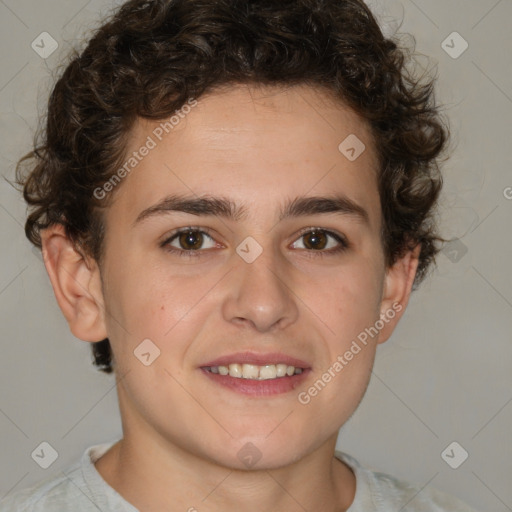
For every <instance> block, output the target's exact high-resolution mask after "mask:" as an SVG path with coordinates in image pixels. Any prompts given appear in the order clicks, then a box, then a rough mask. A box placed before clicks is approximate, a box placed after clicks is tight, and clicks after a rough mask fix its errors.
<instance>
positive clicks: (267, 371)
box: [208, 363, 303, 380]
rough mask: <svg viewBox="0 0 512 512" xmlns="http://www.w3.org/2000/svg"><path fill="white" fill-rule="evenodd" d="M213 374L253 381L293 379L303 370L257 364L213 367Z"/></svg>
mask: <svg viewBox="0 0 512 512" xmlns="http://www.w3.org/2000/svg"><path fill="white" fill-rule="evenodd" d="M208 369H209V371H211V372H212V373H218V374H220V375H229V376H230V377H235V378H238V379H251V380H268V379H275V378H278V377H286V376H289V377H291V376H292V375H299V374H301V373H302V372H303V369H302V368H295V366H288V365H287V364H282V363H280V364H266V365H263V366H258V365H255V364H237V363H233V364H230V365H229V366H211V367H209V368H208Z"/></svg>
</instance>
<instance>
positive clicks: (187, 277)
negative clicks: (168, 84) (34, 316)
mask: <svg viewBox="0 0 512 512" xmlns="http://www.w3.org/2000/svg"><path fill="white" fill-rule="evenodd" d="M185 110H186V112H187V113H186V114H185V113H184V112H185V111H182V117H183V118H182V117H179V123H175V124H173V125H172V129H170V128H169V125H167V129H168V131H169V133H168V134H167V133H165V130H162V125H161V123H160V122H149V121H139V122H138V123H137V124H136V126H135V127H134V129H133V131H132V133H131V138H130V146H129V149H128V156H127V159H128V158H129V157H130V156H133V152H134V151H136V152H138V155H139V156H138V157H137V156H136V157H135V158H137V159H138V160H137V164H136V165H134V166H133V168H132V170H131V171H130V173H129V174H128V176H126V177H125V178H124V180H123V182H122V183H121V184H120V185H118V187H119V190H116V191H115V193H116V195H115V201H114V202H113V204H112V206H111V207H109V208H108V209H107V210H106V213H105V221H106V238H105V244H106V246H105V247H106V256H105V261H104V266H103V268H102V282H103V300H104V305H105V308H106V311H107V314H105V316H104V321H105V326H106V331H107V333H108V337H109V339H110V342H111V345H112V349H113V352H114V357H115V361H116V372H117V375H118V376H119V377H120V379H121V380H120V383H119V399H120V406H121V411H122V414H123V423H124V427H125V432H132V433H138V434H140V435H146V436H153V437H154V438H158V439H160V440H162V439H163V440H164V441H165V442H166V443H169V445H172V446H175V447H178V448H179V449H182V450H185V451H187V452H188V453H192V454H194V455H196V456H199V457H201V458H203V459H208V460H210V461H216V462H218V463H220V464H223V465H225V466H228V467H239V468H243V467H244V464H246V462H245V461H244V457H243V456H244V454H245V452H244V450H245V451H250V450H254V451H255V452H256V453H258V454H260V455H261V463H260V466H261V465H262V466H264V467H267V468H271V467H277V466H279V465H283V464H288V463H291V462H293V461H294V460H297V459H298V458H300V457H302V456H304V455H305V454H308V453H311V452H313V451H314V450H315V449H317V448H318V447H319V446H321V445H322V444H323V443H325V442H326V441H327V440H328V439H332V437H333V436H335V435H336V434H337V431H338V429H339V428H340V426H341V425H342V424H343V423H344V422H345V421H346V420H347V419H348V418H349V416H350V415H351V414H352V413H353V412H354V410H355V409H356V407H357V405H358V404H359V402H360V400H361V398H362V396H363V394H364V391H365V389H366V386H367V384H368V381H369V377H370V373H371V368H372V364H373V359H374V354H375V348H376V344H377V342H378V335H374V336H373V337H372V336H368V334H367V336H366V337H367V341H366V344H363V343H362V342H361V341H359V342H358V343H357V345H358V346H359V351H357V349H356V348H355V346H354V341H355V340H358V336H359V340H361V339H362V338H364V335H363V336H361V333H363V332H365V329H368V328H371V327H372V326H375V324H376V322H378V321H379V318H380V315H381V314H383V313H385V309H386V308H388V309H389V308H390V307H391V306H390V303H389V301H388V302H386V301H385V300H384V294H385V289H386V286H385V284H386V283H385V279H386V272H387V269H386V267H385V264H384V254H383V250H382V245H381V238H380V229H381V222H382V219H381V214H380V201H379V194H378V190H377V160H376V157H375V153H374V150H373V142H372V138H371V135H370V131H369V128H368V127H367V125H366V124H365V122H363V120H362V119H360V118H359V117H358V116H357V115H356V114H354V113H353V112H351V111H350V110H349V109H348V108H346V107H345V106H343V105H342V104H340V103H334V102H332V101H328V100H327V99H326V97H325V94H322V93H321V92H319V91H317V90H315V89H312V88H308V87H294V88H290V89H287V90H283V89H276V88H272V89H270V88H267V89H255V88H251V89H248V88H247V87H242V86H239V87H232V88H230V89H226V90H224V91H223V92H216V93H213V94H211V95H208V96H204V97H201V98H200V99H199V101H198V104H197V105H196V106H191V108H190V109H185ZM175 121H176V119H175ZM351 135H352V136H354V135H355V136H356V137H357V138H358V139H359V141H361V142H362V143H364V145H365V147H366V149H365V150H364V151H363V152H362V153H361V154H360V155H359V156H358V157H357V158H356V159H355V160H354V158H353V157H354V156H357V154H358V153H359V152H360V148H362V146H357V145H355V143H354V141H355V140H356V139H354V138H352V139H349V141H351V142H352V144H349V148H346V147H344V146H343V147H342V149H343V150H344V152H342V151H341V150H340V149H339V148H338V146H339V145H340V143H341V142H342V141H344V140H345V139H346V138H347V137H348V136H351ZM160 139H161V140H160ZM356 142H357V141H356ZM143 146H146V147H149V148H150V149H149V150H148V151H145V150H141V149H140V148H141V147H143ZM350 146H352V147H354V148H355V151H351V150H350ZM347 149H348V150H347ZM142 153H145V154H146V155H145V156H142ZM347 155H348V156H349V157H351V158H347ZM139 157H140V159H139ZM133 163H134V161H132V164H133ZM308 198H309V201H308ZM166 199H167V202H166ZM205 199H208V200H209V201H205ZM201 200H202V201H201ZM156 205H158V206H156ZM366 332H367V333H368V331H366ZM372 332H373V331H372ZM144 340H146V341H144ZM141 343H143V344H142V345H141ZM351 347H352V348H351ZM347 352H351V353H352V357H349V355H348V354H347ZM137 355H138V357H137ZM345 355H346V356H345ZM342 361H343V362H342ZM336 362H338V364H336ZM244 365H245V366H244ZM340 366H341V368H340ZM226 372H229V373H228V375H224V374H225V373H226ZM283 373H284V374H285V376H282V374H283ZM239 374H241V375H242V378H239V377H238V375H239ZM290 374H292V375H290ZM326 374H328V375H330V379H329V377H328V376H327V377H326ZM278 375H279V376H278ZM319 380H320V381H321V383H319ZM315 383H316V387H315ZM322 384H323V385H322ZM315 390H316V392H315ZM142 433H144V434H142ZM247 443H252V445H254V446H252V445H248V444H247Z"/></svg>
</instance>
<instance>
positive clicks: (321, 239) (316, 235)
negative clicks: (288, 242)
mask: <svg viewBox="0 0 512 512" xmlns="http://www.w3.org/2000/svg"><path fill="white" fill-rule="evenodd" d="M302 237H303V238H304V240H305V242H304V245H305V247H306V249H319V250H322V249H325V247H326V245H327V241H328V239H327V236H326V234H325V232H323V231H310V232H309V233H306V234H304V235H302Z"/></svg>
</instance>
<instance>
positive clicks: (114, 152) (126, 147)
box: [2, 0, 470, 512]
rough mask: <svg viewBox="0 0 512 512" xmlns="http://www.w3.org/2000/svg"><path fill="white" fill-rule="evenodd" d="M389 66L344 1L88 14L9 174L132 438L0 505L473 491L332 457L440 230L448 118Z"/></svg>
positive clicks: (394, 54)
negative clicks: (22, 163)
mask: <svg viewBox="0 0 512 512" xmlns="http://www.w3.org/2000/svg"><path fill="white" fill-rule="evenodd" d="M403 66H404V62H403V55H402V53H401V52H400V51H399V50H398V49H397V48H396V46H395V44H394V43H393V42H391V41H389V40H385V39H384V38H383V36H382V34H381V32H380V30H379V28H378V25H377V24H376V22H375V20H374V19H373V17H372V15H371V13H370V12H369V10H368V9H367V7H366V6H365V5H364V4H363V3H362V2H360V1H358V0H332V1H325V0H324V1H322V0H317V1H313V0H293V1H278V2H276V1H272V2H270V1H266V0H259V1H251V2H249V1H236V0H226V1H217V0H216V1H213V0H186V1H185V0H174V1H141V0H134V1H131V2H128V3H126V4H125V5H124V6H123V7H122V8H121V9H120V10H119V11H118V12H117V13H116V14H115V16H114V17H113V18H112V19H111V20H110V21H109V22H108V23H105V24H104V25H103V26H102V27H101V28H100V29H99V30H98V32H97V33H96V34H95V36H94V37H93V38H92V40H91V41H90V42H89V45H88V47H87V48H86V49H85V50H84V52H83V53H82V54H81V55H80V56H77V57H76V58H74V59H73V60H72V61H71V63H70V64H69V65H68V67H67V68H66V70H65V72H64V74H63V76H62V78H61V79H60V80H59V82H58V83H57V85H56V87H55V89H54V91H53V94H52V97H51V100H50V104H49V110H48V122H47V129H46V132H45V139H44V141H43V142H42V145H41V147H39V148H38V149H37V152H36V153H34V154H33V155H32V156H33V157H34V158H35V160H36V162H35V166H33V168H32V169H31V172H30V174H29V175H28V176H27V177H25V178H24V177H22V176H21V174H20V177H19V181H20V183H21V184H23V185H24V194H25V199H26V200H27V202H28V203H29V204H30V205H31V206H32V207H33V211H32V212H31V214H30V216H29V218H28V221H27V226H26V231H27V236H28V237H29V238H30V239H31V240H32V241H33V242H34V243H36V244H37V245H38V246H40V247H42V250H43V256H44V261H45V265H46V268H47V270H48V274H49V277H50V280H51V283H52V286H53V289H54V292H55V297H56V299H57V301H58V303H59V306H60V308H61V309H62V312H63V314H64V315H65V317H66V320H67V321H68V323H69V326H70V329H71V331H72V332H73V334H74V335H75V336H77V337H78V338H80V339H83V340H86V341H90V342H95V345H93V350H94V354H95V361H96V364H98V366H100V367H101V368H102V369H103V370H105V371H112V370H113V371H114V374H115V377H116V381H117V391H118V396H119V404H120V409H121V414H122V424H123V437H122V439H120V440H119V441H118V442H116V443H114V444H113V445H100V446H95V447H91V448H90V449H88V450H87V452H86V453H85V454H84V456H83V459H82V461H81V463H80V464H78V465H77V466H76V467H74V468H70V469H69V470H68V471H65V472H64V475H62V474H61V475H58V476H55V477H53V478H51V479H49V480H47V481H45V482H43V483H41V484H39V485H37V486H34V487H32V488H30V489H28V490H25V491H21V492H18V493H15V494H13V495H12V496H9V497H7V499H6V500H5V501H4V503H3V504H2V511H4V510H5V511H11V510H13V511H14V510H27V511H29V510H30V511H65V510H66V511H68V510H80V511H88V510H91V511H93V510H104V511H107V510H116V511H117V510H119V511H120V510H128V511H135V510H140V511H143V512H153V511H155V512H156V511H163V510H168V511H170V510H172V511H180V510H183V511H187V510H188V511H194V510H198V511H200V512H202V511H220V510H222V511H235V510H236V511H240V510H243V511H261V510H268V511H282V510H286V511H304V510H307V511H320V510H322V511H333V512H334V511H349V512H363V511H364V512H370V511H377V510H386V511H388V510H389V511H391V510H393V511H398V510H404V511H406V510H407V511H413V510H414V511H432V512H433V511H441V510H442V511H458V512H462V511H470V509H469V508H468V507H467V506H465V505H464V504H463V503H461V502H460V501H458V500H457V499H455V498H452V497H449V496H447V495H445V494H443V493H440V492H437V491H435V490H433V489H431V488H425V489H423V490H421V491H420V489H419V488H415V487H413V486H409V485H408V484H406V483H404V482H401V481H398V480H396V479H394V478H392V477H390V476H387V475H384V474H381V473H374V472H371V471H369V470H366V469H364V468H363V467H361V466H360V465H359V464H358V462H357V461H356V460H355V459H354V458H352V457H350V456H349V455H346V454H344V453H340V452H337V453H336V454H335V445H336V439H337V434H338V430H339V428H340V427H341V426H342V425H343V424H344V423H345V422H346V421H347V420H348V419H349V418H350V416H351V415H352V413H353V412H354V411H355V410H356V408H357V406H358V404H359V403H360V401H361V399H362V397H363V395H364V393H365V390H366V387H367V385H368V382H369V379H370V374H371V369H372V365H373V361H374V356H375V352H376V347H377V344H378V343H382V342H384V341H386V340H387V339H388V338H389V337H390V335H391V333H392V332H393V330H394V328H395V326H396V325H397V322H398V321H399V319H400V317H401V315H402V314H403V312H404V310H405V308H406V306H407V302H408V299H409V295H410V292H411V290H412V288H413V285H414V284H419V282H420V281H421V279H422V278H423V277H424V276H425V272H426V271H427V269H428V267H429V265H430V264H431V263H432V262H433V259H434V256H435V254H436V252H437V250H438V249H437V247H436V243H435V242H436V240H437V237H436V232H435V226H434V225H433V223H432V222H431V217H432V212H433V208H434V207H435V204H436V200H437V197H438V194H439V190H440V187H441V179H440V177H439V173H438V169H437V160H436V159H437V157H438V155H439V154H440V152H441V150H442V148H443V146H444V142H445V136H446V134H445V131H444V129H443V127H442V124H441V123H440V120H439V118H438V114H437V111H436V108H435V106H434V103H433V98H432V95H431V84H423V85H422V84H416V83H414V81H413V80H412V79H410V78H407V75H406V73H405V71H404V67H403ZM39 233H40V234H39Z"/></svg>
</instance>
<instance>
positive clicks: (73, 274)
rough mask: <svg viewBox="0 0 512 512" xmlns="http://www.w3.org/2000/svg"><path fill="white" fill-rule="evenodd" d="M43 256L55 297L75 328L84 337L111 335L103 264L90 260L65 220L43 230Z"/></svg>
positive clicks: (68, 320)
mask: <svg viewBox="0 0 512 512" xmlns="http://www.w3.org/2000/svg"><path fill="white" fill-rule="evenodd" d="M41 243H42V253H43V260H44V264H45V267H46V271H47V272H48V275H49V277H50V281H51V283H52V287H53V291H54V293H55V298H56V299H57V302H58V304H59V307H60V309H61V310H62V313H64V316H65V317H66V320H67V322H68V324H69V328H70V329H71V332H72V333H73V334H74V335H75V336H76V337H77V338H79V339H81V340H83V341H101V340H103V339H105V338H107V331H106V327H105V316H104V312H105V309H104V301H103V292H102V287H101V279H100V272H99V267H98V265H97V264H96V262H95V261H94V260H92V259H91V260H89V259H88V260H86V259H84V257H83V256H82V255H81V254H80V253H79V252H78V251H77V250H76V248H75V246H74V244H73V243H72V241H71V240H70V239H69V238H68V237H67V235H66V232H65V229H64V226H63V225H62V224H54V225H52V226H50V227H48V228H46V229H44V230H43V231H42V232H41Z"/></svg>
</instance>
